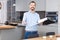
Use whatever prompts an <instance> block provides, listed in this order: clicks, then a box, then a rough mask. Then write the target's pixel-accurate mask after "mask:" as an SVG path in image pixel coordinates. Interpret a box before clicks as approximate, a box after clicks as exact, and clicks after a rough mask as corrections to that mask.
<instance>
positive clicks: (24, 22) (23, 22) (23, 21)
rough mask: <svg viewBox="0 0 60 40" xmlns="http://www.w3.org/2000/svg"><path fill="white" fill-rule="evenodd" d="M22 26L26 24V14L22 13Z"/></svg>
mask: <svg viewBox="0 0 60 40" xmlns="http://www.w3.org/2000/svg"><path fill="white" fill-rule="evenodd" d="M22 24H23V25H26V24H27V22H26V13H24V15H23V20H22Z"/></svg>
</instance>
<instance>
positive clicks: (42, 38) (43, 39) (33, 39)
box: [28, 36, 57, 40]
mask: <svg viewBox="0 0 60 40" xmlns="http://www.w3.org/2000/svg"><path fill="white" fill-rule="evenodd" d="M28 40H57V38H56V36H53V37H52V38H50V37H49V36H47V37H46V38H44V37H37V38H31V39H28Z"/></svg>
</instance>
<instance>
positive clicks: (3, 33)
mask: <svg viewBox="0 0 60 40" xmlns="http://www.w3.org/2000/svg"><path fill="white" fill-rule="evenodd" d="M21 26H22V25H21ZM21 26H19V27H18V26H12V25H0V40H21V39H22V38H23V34H24V31H25V30H24V29H25V26H22V27H21Z"/></svg>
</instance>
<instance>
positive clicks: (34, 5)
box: [29, 3, 36, 11]
mask: <svg viewBox="0 0 60 40" xmlns="http://www.w3.org/2000/svg"><path fill="white" fill-rule="evenodd" d="M35 7H36V4H35V3H30V5H29V8H30V10H32V11H33V10H35Z"/></svg>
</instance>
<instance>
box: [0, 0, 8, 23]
mask: <svg viewBox="0 0 60 40" xmlns="http://www.w3.org/2000/svg"><path fill="white" fill-rule="evenodd" d="M0 2H1V3H2V9H1V10H0V23H4V22H5V21H6V20H7V0H0Z"/></svg>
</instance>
